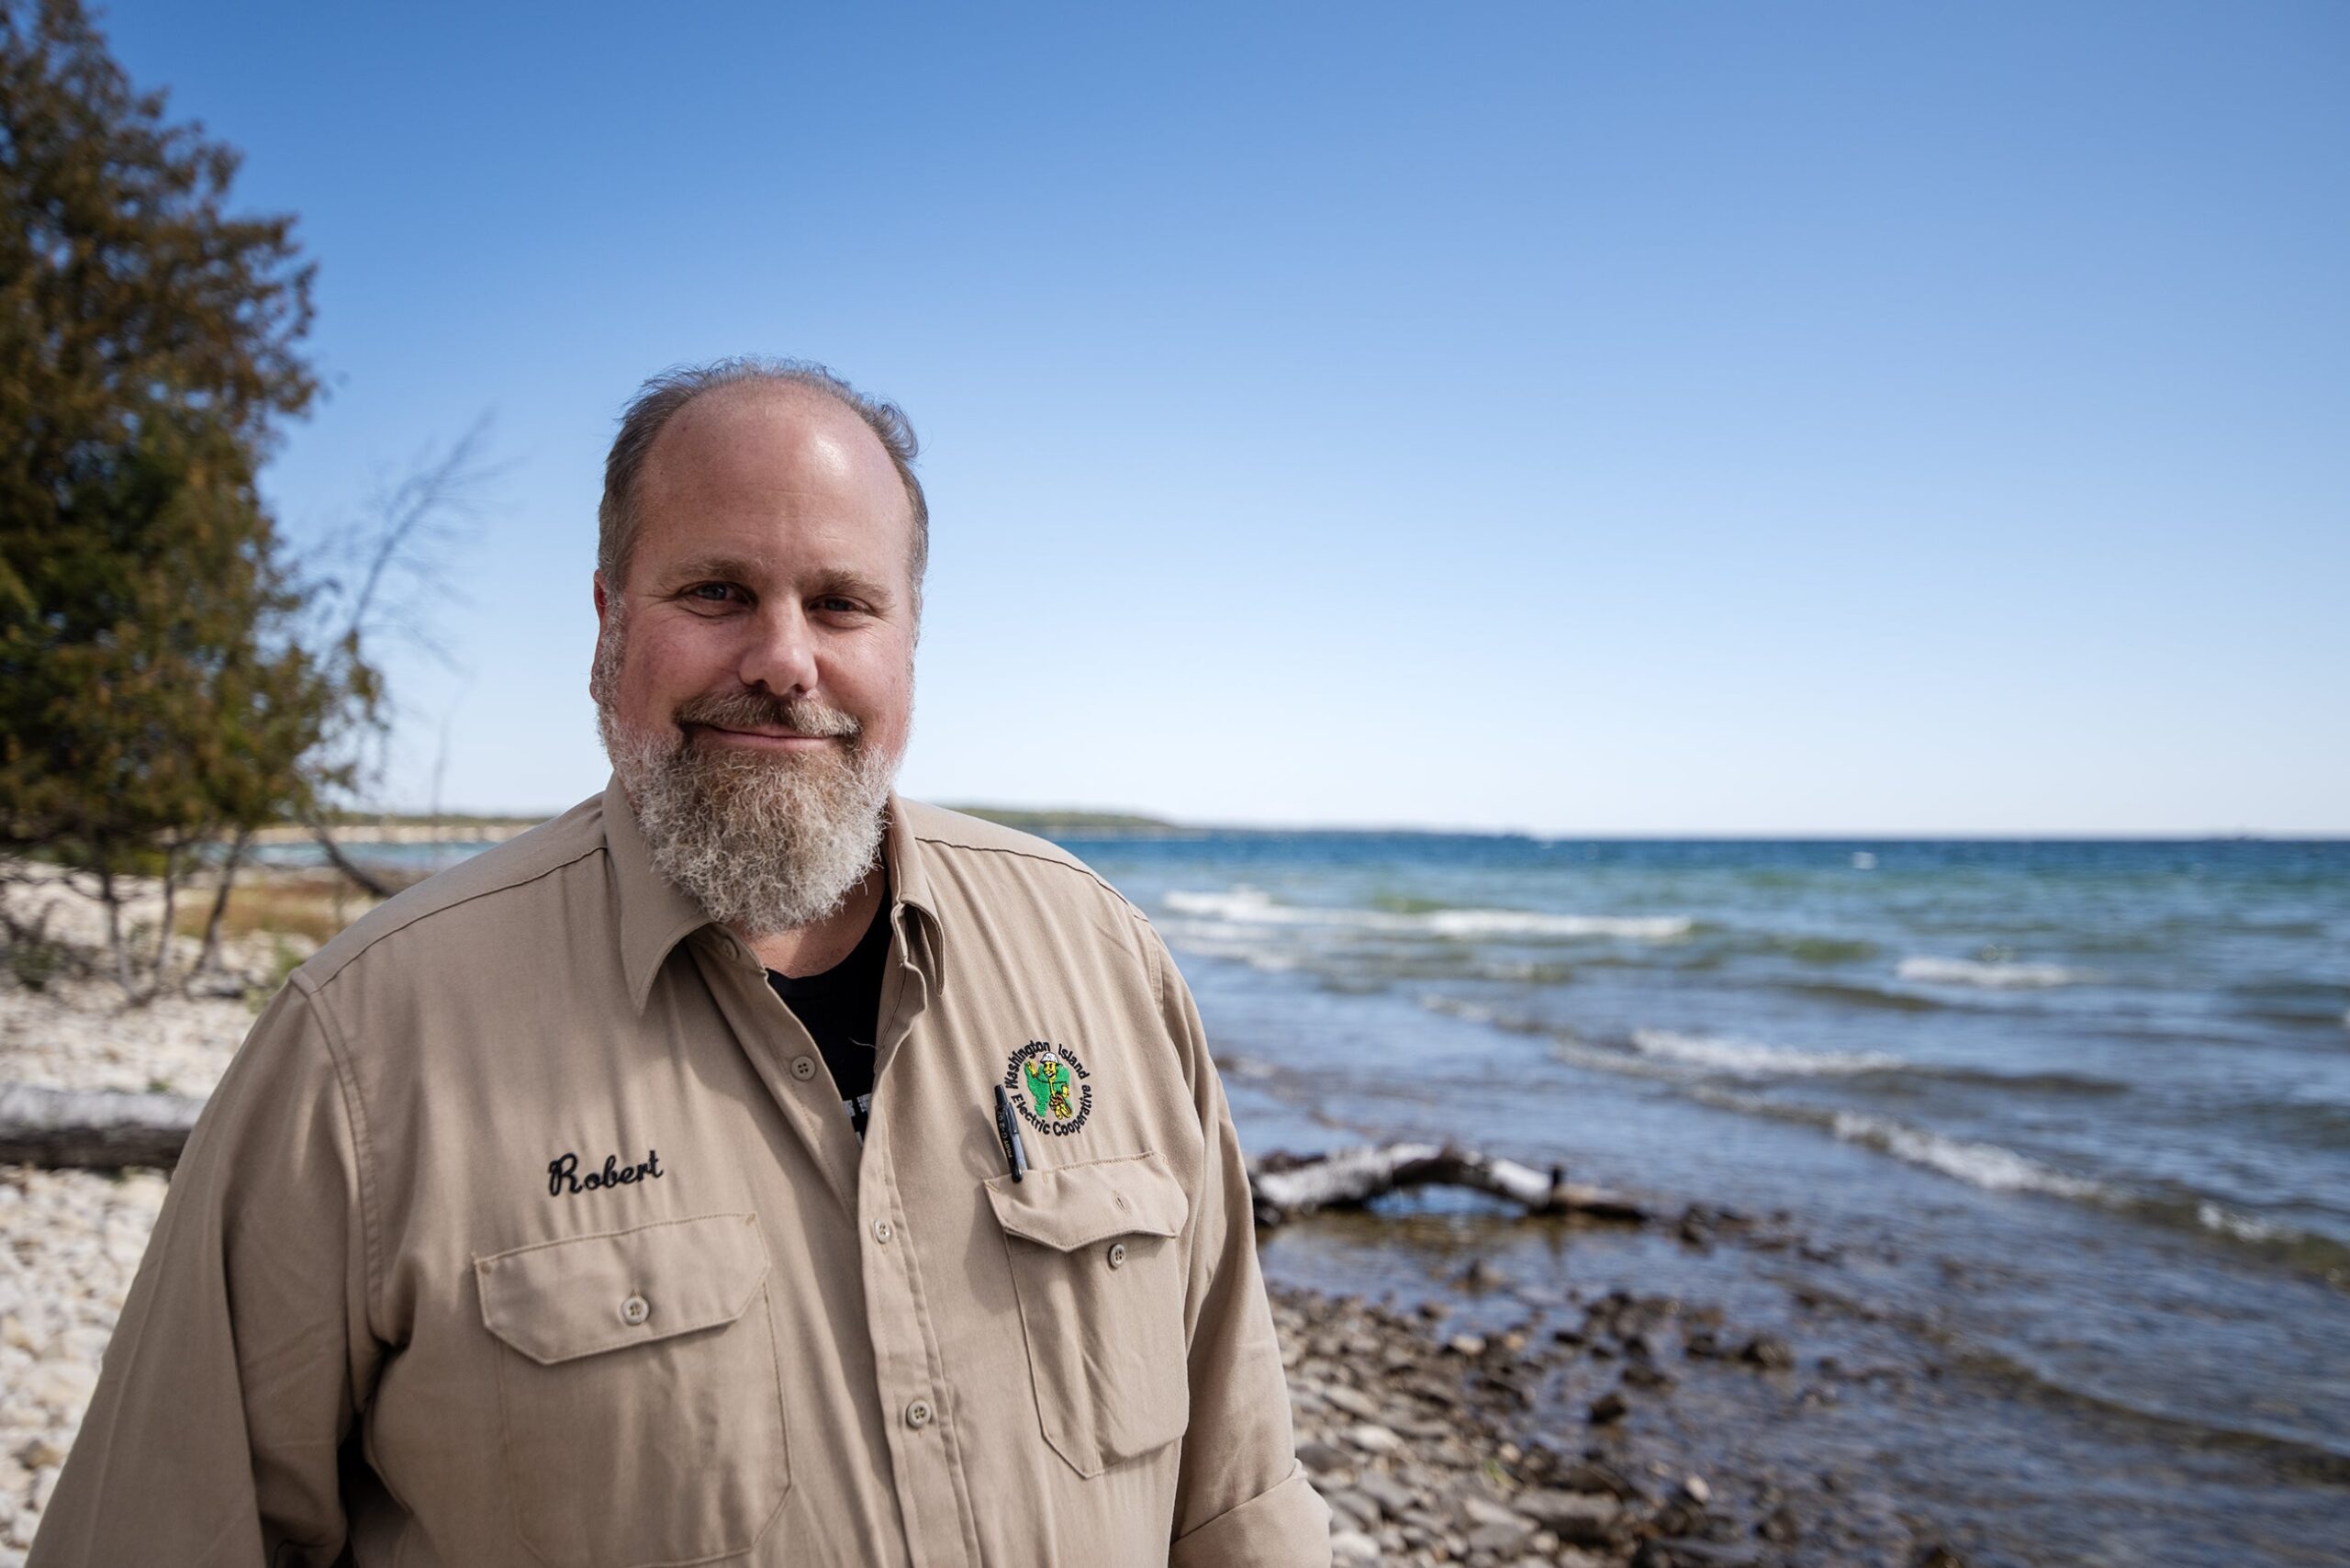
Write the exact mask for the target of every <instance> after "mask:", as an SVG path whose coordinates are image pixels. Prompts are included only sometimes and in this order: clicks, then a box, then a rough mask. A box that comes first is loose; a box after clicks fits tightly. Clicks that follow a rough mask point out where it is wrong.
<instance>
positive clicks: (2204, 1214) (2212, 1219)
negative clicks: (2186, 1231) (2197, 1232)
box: [2195, 1199, 2299, 1241]
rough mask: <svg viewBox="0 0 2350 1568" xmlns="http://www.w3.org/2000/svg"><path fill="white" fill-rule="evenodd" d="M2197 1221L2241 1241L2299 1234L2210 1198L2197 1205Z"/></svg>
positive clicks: (2203, 1225)
mask: <svg viewBox="0 0 2350 1568" xmlns="http://www.w3.org/2000/svg"><path fill="white" fill-rule="evenodd" d="M2195 1222H2196V1223H2197V1224H2198V1225H2199V1226H2202V1227H2203V1228H2204V1229H2206V1230H2216V1231H2219V1232H2220V1233H2221V1235H2224V1236H2233V1237H2234V1238H2236V1239H2237V1240H2239V1241H2285V1240H2289V1239H2290V1238H2293V1237H2294V1236H2296V1235H2298V1234H2299V1232H2297V1231H2294V1230H2292V1229H2290V1228H2289V1227H2288V1226H2281V1225H2271V1224H2269V1223H2268V1222H2267V1221H2266V1220H2263V1219H2255V1218H2253V1217H2252V1216H2251V1215H2240V1214H2237V1213H2236V1212H2235V1211H2234V1210H2233V1209H2223V1208H2221V1206H2220V1205H2219V1204H2215V1203H2212V1202H2210V1200H2209V1199H2206V1200H2204V1201H2203V1202H2201V1203H2199V1204H2196V1205H2195Z"/></svg>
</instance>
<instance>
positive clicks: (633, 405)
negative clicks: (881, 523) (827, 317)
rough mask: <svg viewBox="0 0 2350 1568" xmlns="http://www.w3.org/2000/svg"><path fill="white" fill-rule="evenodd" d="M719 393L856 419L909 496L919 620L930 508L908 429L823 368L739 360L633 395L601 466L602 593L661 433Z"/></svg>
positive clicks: (665, 376)
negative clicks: (814, 406) (799, 403)
mask: <svg viewBox="0 0 2350 1568" xmlns="http://www.w3.org/2000/svg"><path fill="white" fill-rule="evenodd" d="M721 393H723V394H725V395H726V396H727V398H729V399H730V400H732V399H733V398H742V397H745V396H760V397H780V398H792V399H795V400H797V399H811V400H813V401H815V402H817V403H819V404H821V405H824V406H827V407H829V408H832V409H838V410H840V411H842V412H845V413H846V414H849V415H852V416H854V417H855V420H856V423H857V424H858V425H860V426H862V427H863V430H864V431H865V432H866V433H867V435H869V436H870V437H871V438H872V439H873V441H874V442H877V443H878V445H879V447H880V451H881V454H882V455H884V456H885V457H886V458H887V459H888V460H889V462H890V465H891V467H892V468H894V469H895V470H896V473H897V478H898V483H899V484H900V485H901V486H902V487H903V488H904V490H905V493H906V505H907V510H908V515H909V521H910V522H911V524H912V527H911V529H910V531H909V532H910V534H911V545H910V549H909V554H908V558H907V563H906V565H907V571H908V576H909V577H910V578H911V580H912V584H913V599H912V604H913V609H914V612H915V615H916V617H917V619H918V618H919V616H920V614H921V609H922V580H923V572H924V571H925V570H926V569H927V567H928V566H929V565H930V505H929V502H928V501H927V500H925V499H924V498H923V492H922V481H920V480H919V479H917V478H915V477H914V471H913V460H914V457H915V455H916V454H918V453H919V452H920V451H921V449H922V448H921V443H920V442H918V441H916V440H915V438H914V431H913V426H912V424H910V423H908V422H907V420H906V416H905V414H904V413H903V412H902V411H901V409H899V408H898V406H897V405H896V404H894V403H887V402H883V401H881V400H880V399H878V398H868V397H867V396H866V395H865V394H863V393H861V392H859V391H857V390H856V388H855V387H853V386H850V385H849V384H848V383H847V382H845V381H844V380H842V379H841V378H840V377H839V376H837V375H834V374H833V373H832V372H831V371H829V370H827V369H825V368H824V367H823V366H822V365H821V364H811V363H810V362H808V361H805V360H793V359H767V358H761V357H757V356H755V355H744V356H740V357H737V358H733V359H722V360H719V361H717V362H716V363H714V364H704V365H687V366H682V367H680V368H677V369H675V370H669V371H665V372H663V373H662V374H661V375H656V376H655V377H653V379H651V380H650V381H647V382H646V383H645V384H644V385H643V386H642V387H640V388H638V390H637V394H636V397H635V398H633V399H632V400H631V402H630V403H629V406H628V409H627V411H626V412H624V413H623V414H622V415H621V428H620V431H619V433H618V434H617V435H615V436H614V437H613V438H612V449H611V452H610V454H609V455H607V456H606V458H605V459H604V498H603V503H602V504H601V505H600V506H599V508H598V509H597V513H596V516H597V525H598V526H597V542H596V575H597V576H598V577H600V578H601V579H603V582H604V585H605V587H606V588H608V589H610V590H612V591H614V592H618V591H619V590H620V589H621V588H623V587H624V586H625V584H626V581H627V577H628V573H629V568H630V565H631V562H632V559H633V557H634V554H635V551H636V539H637V534H638V532H639V530H640V529H641V527H642V526H643V509H642V507H641V505H640V491H641V488H642V485H643V473H644V468H645V465H646V464H647V463H648V462H649V461H650V460H651V459H652V457H653V454H654V451H655V446H656V445H657V444H658V442H659V440H660V436H661V432H662V431H664V430H666V428H667V427H668V426H669V424H670V422H671V421H672V420H676V419H677V416H678V415H680V414H681V413H683V412H684V411H685V410H686V409H688V407H690V406H691V405H693V404H694V403H696V402H697V401H698V400H699V399H701V398H708V397H712V396H714V395H717V394H721ZM711 412H713V413H715V412H716V410H715V409H712V410H711Z"/></svg>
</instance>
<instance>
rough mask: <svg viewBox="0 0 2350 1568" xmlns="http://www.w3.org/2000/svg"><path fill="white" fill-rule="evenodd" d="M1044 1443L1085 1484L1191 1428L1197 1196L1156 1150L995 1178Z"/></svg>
mask: <svg viewBox="0 0 2350 1568" xmlns="http://www.w3.org/2000/svg"><path fill="white" fill-rule="evenodd" d="M987 1193H988V1202H989V1203H990V1204H991V1205H992V1206H993V1207H994V1210H995V1216H996V1220H997V1223H998V1224H999V1225H1001V1226H1002V1229H1003V1239H1004V1246H1005V1248H1006V1249H1007V1250H1008V1251H1009V1253H1010V1256H1011V1265H1012V1282H1013V1291H1014V1292H1015V1293H1016V1294H1018V1296H1019V1299H1020V1324H1021V1328H1022V1330H1023V1332H1024V1334H1025V1335H1026V1336H1027V1340H1028V1370H1029V1374H1030V1377H1031V1379H1032V1380H1033V1382H1034V1383H1035V1393H1036V1415H1037V1417H1038V1420H1039V1422H1040V1423H1041V1424H1042V1426H1043V1428H1044V1433H1045V1440H1046V1441H1047V1442H1049V1443H1050V1444H1052V1446H1053V1449H1054V1450H1055V1451H1056V1452H1057V1453H1058V1454H1059V1455H1060V1456H1061V1458H1062V1459H1064V1460H1066V1461H1068V1462H1069V1467H1070V1468H1071V1469H1073V1470H1075V1471H1076V1472H1077V1473H1079V1474H1080V1475H1099V1474H1100V1473H1102V1471H1103V1470H1104V1469H1105V1468H1107V1467H1108V1466H1110V1465H1112V1464H1114V1463H1116V1462H1118V1461H1120V1460H1124V1459H1131V1458H1133V1457H1135V1456H1136V1455H1138V1454H1144V1453H1147V1452H1149V1451H1150V1450H1153V1449H1157V1448H1159V1447H1162V1446H1163V1445H1165V1444H1167V1443H1169V1442H1172V1441H1173V1440H1174V1439H1177V1438H1180V1437H1181V1436H1182V1435H1183V1430H1184V1428H1185V1427H1186V1426H1188V1425H1189V1424H1190V1419H1191V1380H1190V1377H1189V1375H1188V1373H1187V1372H1186V1370H1185V1363H1186V1359H1187V1357H1186V1350H1187V1347H1186V1345H1185V1342H1184V1337H1183V1296H1184V1273H1183V1264H1182V1254H1181V1250H1180V1249H1179V1246H1178V1242H1177V1238H1179V1237H1180V1236H1181V1234H1182V1230H1183V1222H1184V1219H1185V1218H1186V1217H1187V1215H1189V1213H1190V1209H1191V1204H1190V1201H1189V1200H1188V1199H1186V1198H1185V1197H1184V1195H1183V1188H1182V1184H1181V1182H1178V1181H1177V1180H1176V1179H1175V1173H1174V1171H1173V1170H1170V1169H1169V1166H1168V1163H1167V1159H1166V1156H1164V1155H1162V1154H1158V1153H1157V1152H1155V1151H1146V1152H1144V1153H1142V1154H1137V1155H1131V1156H1127V1157H1125V1158H1123V1159H1097V1160H1091V1161H1087V1162H1085V1163H1083V1164H1079V1165H1063V1166H1056V1167H1049V1168H1043V1169H1032V1170H1029V1171H1028V1173H1027V1179H1026V1180H1025V1181H1023V1182H1014V1181H1013V1179H1012V1178H1011V1177H1010V1176H1009V1175H1004V1176H995V1177H990V1178H989V1180H988V1182H987Z"/></svg>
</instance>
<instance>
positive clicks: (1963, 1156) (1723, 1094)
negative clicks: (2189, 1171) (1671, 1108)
mask: <svg viewBox="0 0 2350 1568" xmlns="http://www.w3.org/2000/svg"><path fill="white" fill-rule="evenodd" d="M1695 1096H1696V1098H1697V1099H1699V1100H1701V1101H1703V1102H1704V1103H1707V1104H1709V1105H1716V1106H1718V1107H1720V1108H1721V1109H1723V1110H1727V1111H1742V1112H1745V1113H1748V1114H1753V1115H1763V1116H1773V1117H1776V1118H1777V1119H1779V1120H1781V1121H1789V1122H1799V1123H1803V1124H1805V1125H1807V1126H1816V1127H1819V1128H1822V1129H1824V1130H1826V1131H1828V1132H1830V1133H1832V1134H1833V1135H1835V1137H1837V1138H1839V1139H1840V1140H1841V1141H1842V1142H1845V1143H1852V1144H1858V1145H1860V1146H1861V1147H1862V1148H1873V1149H1875V1150H1876V1151H1877V1152H1878V1153H1880V1154H1889V1155H1892V1156H1893V1157H1894V1158H1895V1159H1902V1160H1907V1161H1908V1163H1910V1164H1912V1165H1920V1166H1923V1167H1925V1168H1926V1169H1927V1170H1939V1171H1941V1172H1942V1174H1943V1175H1945V1176H1953V1177H1956V1178H1957V1179H1958V1180H1959V1181H1962V1182H1965V1183H1967V1184H1968V1185H1969V1186H1973V1187H1980V1188H1983V1189H1984V1190H1985V1191H1986V1192H1992V1193H2053V1194H2054V1195H2056V1196H2057V1197H2060V1198H2082V1199H2091V1200H2094V1199H2098V1198H2101V1197H2109V1196H2117V1194H2110V1193H2109V1191H2108V1189H2106V1188H2104V1187H2102V1186H2100V1185H2099V1184H2098V1182H2090V1181H2087V1180H2085V1179H2083V1178H2081V1177H2078V1176H2067V1175H2065V1173H2064V1172H2063V1171H2060V1170H2051V1169H2050V1168H2049V1167H2047V1166H2045V1165H2042V1164H2041V1163H2039V1162H2038V1161H2037V1160H2034V1159H2029V1158H2027V1157H2026V1156H2024V1155H2020V1154H2018V1153H2017V1152H2016V1151H2015V1150H2014V1149H2011V1148H2001V1147H2000V1146H1999V1145H1997V1144H1996V1143H1978V1142H1975V1141H1973V1140H1971V1139H1967V1138H1955V1137H1949V1136H1947V1135H1945V1134H1942V1133H1937V1132H1930V1131H1928V1130H1927V1129H1925V1128H1923V1127H1914V1126H1909V1125H1908V1123H1906V1122H1897V1121H1895V1120H1894V1119H1893V1118H1891V1117H1890V1116H1875V1115H1871V1114H1868V1113H1866V1112H1863V1111H1839V1110H1833V1109H1830V1108H1828V1107H1824V1106H1818V1105H1790V1104H1785V1103H1782V1102H1779V1101H1775V1100H1765V1099H1762V1098H1761V1097H1760V1096H1758V1095H1753V1094H1740V1093H1737V1092H1733V1091H1729V1090H1718V1089H1706V1088H1699V1089H1697V1090H1696V1091H1695Z"/></svg>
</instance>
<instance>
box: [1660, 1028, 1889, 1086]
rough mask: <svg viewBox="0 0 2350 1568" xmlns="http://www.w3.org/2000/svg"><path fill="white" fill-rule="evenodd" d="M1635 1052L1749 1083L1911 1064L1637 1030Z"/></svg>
mask: <svg viewBox="0 0 2350 1568" xmlns="http://www.w3.org/2000/svg"><path fill="white" fill-rule="evenodd" d="M1632 1047H1633V1048H1634V1049H1635V1050H1637V1051H1639V1053H1640V1054H1641V1055H1643V1056H1649V1057H1655V1058H1660V1059H1662V1060H1665V1061H1673V1062H1682V1063H1685V1064H1686V1065H1688V1066H1691V1067H1697V1068H1704V1069H1706V1070H1709V1071H1714V1072H1729V1073H1735V1074H1737V1075H1739V1076H1740V1077H1750V1078H1751V1077H1760V1076H1767V1075H1774V1074H1790V1075H1801V1076H1807V1077H1809V1076H1818V1075H1822V1074H1832V1073H1852V1072H1884V1071H1886V1070H1891V1069H1896V1068H1900V1067H1903V1066H1906V1065H1907V1064H1906V1063H1904V1062H1903V1061H1902V1059H1901V1058H1899V1057H1897V1056H1889V1055H1887V1054H1886V1053H1885V1052H1883V1051H1806V1050H1797V1049H1796V1048H1795V1047H1789V1046H1774V1045H1768V1044H1765V1043H1764V1042H1762V1041H1761V1040H1747V1039H1740V1038H1738V1037H1737V1036H1729V1035H1686V1034H1682V1033H1680V1032H1679V1031H1677V1030H1673V1029H1635V1030H1633V1031H1632Z"/></svg>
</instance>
